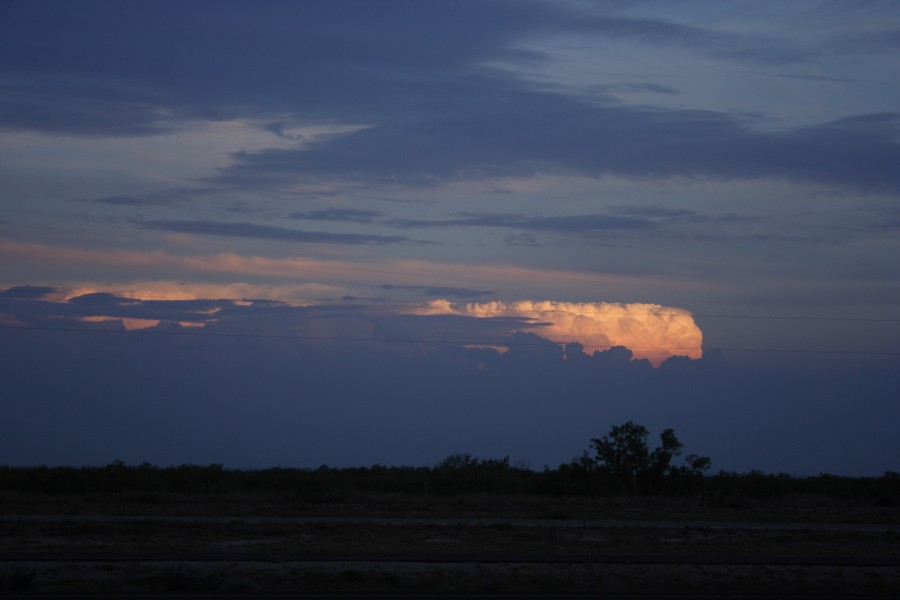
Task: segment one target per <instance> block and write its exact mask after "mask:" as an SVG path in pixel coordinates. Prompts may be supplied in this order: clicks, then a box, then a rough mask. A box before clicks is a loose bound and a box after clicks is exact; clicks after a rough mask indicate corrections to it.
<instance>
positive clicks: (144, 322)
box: [79, 316, 159, 331]
mask: <svg viewBox="0 0 900 600" xmlns="http://www.w3.org/2000/svg"><path fill="white" fill-rule="evenodd" d="M79 320H80V321H86V322H88V323H109V322H110V321H121V322H122V326H123V327H125V330H126V331H134V330H135V329H149V328H151V327H156V326H157V325H159V320H157V319H133V318H128V317H101V316H91V317H79Z"/></svg>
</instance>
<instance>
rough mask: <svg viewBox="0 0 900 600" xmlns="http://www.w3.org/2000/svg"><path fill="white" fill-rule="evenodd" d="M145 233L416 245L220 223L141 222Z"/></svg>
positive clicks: (404, 239) (392, 239) (386, 237)
mask: <svg viewBox="0 0 900 600" xmlns="http://www.w3.org/2000/svg"><path fill="white" fill-rule="evenodd" d="M140 224H141V227H143V228H144V229H155V230H159V231H174V232H177V233H197V234H201V235H219V236H225V237H242V238H253V239H261V240H273V241H280V242H301V243H326V244H354V245H371V244H379V245H381V244H400V243H417V242H415V241H414V240H411V239H410V238H408V237H406V236H399V235H366V234H359V233H331V232H325V231H301V230H298V229H286V228H284V227H272V226H268V225H256V224H253V223H224V222H220V221H167V220H157V221H143V222H141V223H140Z"/></svg>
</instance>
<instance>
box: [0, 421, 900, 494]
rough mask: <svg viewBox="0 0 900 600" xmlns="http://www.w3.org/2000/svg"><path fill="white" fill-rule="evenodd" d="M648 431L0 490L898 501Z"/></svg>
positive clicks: (42, 476)
mask: <svg viewBox="0 0 900 600" xmlns="http://www.w3.org/2000/svg"><path fill="white" fill-rule="evenodd" d="M647 437H648V431H647V429H646V428H645V427H643V426H642V425H638V424H635V423H632V422H630V421H629V422H627V423H625V424H623V425H618V426H615V427H613V428H612V429H611V430H610V433H609V434H608V435H606V436H604V437H602V438H594V439H592V440H591V448H592V449H593V451H594V453H593V455H592V454H590V453H588V452H587V451H585V452H584V454H583V455H582V456H580V457H577V458H576V459H574V460H572V461H571V462H569V463H564V464H561V465H559V467H558V468H556V469H551V468H549V467H544V469H543V470H539V471H538V470H532V469H530V468H528V467H527V466H524V465H516V464H511V463H510V459H509V457H508V456H507V457H503V458H501V459H479V458H477V457H474V456H471V455H469V454H453V455H451V456H448V457H447V458H445V459H444V460H442V461H441V462H440V463H438V464H437V465H435V466H433V467H405V466H400V467H390V466H384V465H373V466H371V467H353V468H332V467H329V466H327V465H323V466H321V467H319V468H317V469H298V468H281V467H276V468H270V469H259V470H239V469H225V468H224V467H223V466H222V465H220V464H213V465H207V466H200V465H181V466H172V467H157V466H154V465H151V464H149V463H144V464H142V465H139V466H129V465H126V464H124V463H122V462H121V461H115V462H113V463H111V464H109V465H106V466H104V467H80V468H77V467H8V466H7V467H0V491H9V492H12V491H17V492H34V493H49V494H79V493H113V494H120V493H138V494H140V493H146V494H221V493H230V492H263V493H274V494H281V495H285V496H289V497H291V498H296V499H298V500H302V499H306V500H316V499H320V500H321V499H325V500H334V499H338V498H340V497H342V496H345V495H347V494H352V493H360V492H366V493H393V494H414V495H418V494H424V495H429V494H436V495H454V494H469V493H487V494H503V495H536V496H552V497H585V496H587V497H591V496H616V495H623V494H630V495H651V496H696V497H698V498H700V499H702V500H703V501H704V502H708V503H713V504H716V503H723V502H728V501H730V500H729V499H731V500H733V499H737V498H748V499H753V500H763V501H771V500H778V499H780V498H784V497H786V496H788V495H790V494H823V495H828V496H832V497H835V498H840V499H843V500H851V501H858V502H875V503H877V504H879V505H882V506H896V505H900V474H898V473H895V472H891V471H889V472H887V473H885V474H884V476H882V477H838V476H834V475H819V476H816V477H792V476H790V475H787V474H765V473H762V472H761V471H751V472H749V473H734V472H725V471H719V472H718V473H717V474H713V475H708V474H707V473H706V472H707V471H708V470H709V468H710V465H711V460H710V459H709V457H705V456H697V455H688V456H687V457H686V458H685V459H684V461H683V463H682V464H680V465H678V464H676V463H675V458H676V457H678V456H680V454H681V449H682V444H681V443H680V442H679V441H678V438H677V437H676V436H675V432H674V431H673V430H671V429H667V430H665V431H663V432H662V434H661V435H660V445H659V446H658V447H656V448H655V449H653V450H651V449H650V448H649V446H648V444H647Z"/></svg>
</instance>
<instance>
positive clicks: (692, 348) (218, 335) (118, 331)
mask: <svg viewBox="0 0 900 600" xmlns="http://www.w3.org/2000/svg"><path fill="white" fill-rule="evenodd" d="M0 329H3V330H22V331H52V332H68V333H101V334H102V333H106V334H130V335H177V336H184V337H197V338H201V337H211V338H251V339H277V340H302V341H312V342H371V343H389V344H441V345H462V346H485V347H519V346H530V347H544V348H554V347H559V346H565V345H570V344H578V345H580V346H581V347H582V348H595V349H599V348H606V349H611V348H616V347H620V346H621V344H620V345H615V344H581V343H580V342H573V341H569V342H549V343H548V342H515V341H497V340H438V339H421V338H364V337H337V336H313V335H287V334H266V333H226V332H207V333H193V332H190V331H165V330H155V329H141V330H137V331H127V330H122V329H84V328H78V327H42V326H37V327H33V326H28V327H22V326H15V325H0ZM624 347H627V348H628V349H630V350H665V351H672V352H679V351H697V350H701V351H704V352H712V351H718V352H755V353H782V354H853V355H870V356H900V352H885V351H876V350H824V349H781V348H721V347H720V348H706V349H705V350H704V349H702V348H697V347H695V346H689V347H663V346H624Z"/></svg>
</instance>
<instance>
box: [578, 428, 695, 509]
mask: <svg viewBox="0 0 900 600" xmlns="http://www.w3.org/2000/svg"><path fill="white" fill-rule="evenodd" d="M648 435H649V431H647V428H646V427H644V426H643V425H638V424H637V423H634V422H632V421H628V422H627V423H624V424H623V425H616V426H614V427H613V428H612V429H611V430H610V432H609V434H608V435H606V436H604V437H602V438H593V439H591V446H592V447H593V448H594V449H595V451H596V453H597V458H596V462H597V463H598V465H599V467H600V469H602V470H605V471H607V472H609V473H611V474H612V475H614V476H615V477H616V479H618V480H619V481H620V482H621V483H622V484H624V485H625V487H626V488H628V489H629V490H631V492H632V493H633V494H637V493H638V492H661V491H663V490H664V489H670V491H671V488H673V486H676V484H677V480H678V479H684V477H683V475H684V474H685V473H689V474H690V475H692V476H693V478H700V477H702V475H703V471H705V470H707V469H709V467H710V464H711V461H710V459H709V457H706V456H697V455H694V454H692V455H690V456H688V457H687V460H686V466H684V467H675V466H673V464H672V461H673V459H674V458H675V457H676V456H678V455H679V454H681V449H682V447H683V445H682V443H681V442H680V441H678V438H677V437H676V436H675V431H674V430H673V429H671V428H670V429H666V430H665V431H663V432H662V433H661V434H660V436H659V440H660V445H659V447H658V448H656V449H655V450H653V451H652V452H651V451H650V449H649V447H648V446H647V436H648ZM585 458H586V457H582V460H584V459H585ZM676 487H677V486H676Z"/></svg>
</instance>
